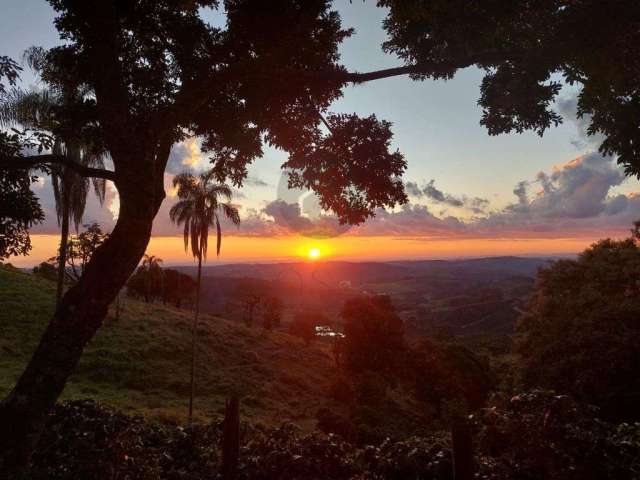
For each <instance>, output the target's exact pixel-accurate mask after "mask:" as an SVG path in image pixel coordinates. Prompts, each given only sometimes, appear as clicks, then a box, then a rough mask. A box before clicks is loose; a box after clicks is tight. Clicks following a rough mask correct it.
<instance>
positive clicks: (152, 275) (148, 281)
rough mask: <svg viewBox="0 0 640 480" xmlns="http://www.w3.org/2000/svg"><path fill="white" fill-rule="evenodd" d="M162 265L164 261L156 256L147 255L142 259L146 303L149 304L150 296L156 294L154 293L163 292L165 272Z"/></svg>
mask: <svg viewBox="0 0 640 480" xmlns="http://www.w3.org/2000/svg"><path fill="white" fill-rule="evenodd" d="M161 264H162V259H161V258H158V257H156V256H155V255H147V254H145V255H144V257H143V258H142V270H143V271H144V272H145V276H144V279H145V301H147V302H148V301H149V296H150V295H151V294H152V293H154V291H157V292H159V291H161V290H162V280H163V274H164V272H163V271H162V265H161ZM155 287H157V288H155Z"/></svg>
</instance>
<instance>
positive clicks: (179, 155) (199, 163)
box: [166, 138, 209, 174]
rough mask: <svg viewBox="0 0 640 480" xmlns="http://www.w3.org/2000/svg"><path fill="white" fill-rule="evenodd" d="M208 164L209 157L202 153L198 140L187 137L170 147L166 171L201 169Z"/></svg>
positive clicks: (172, 172)
mask: <svg viewBox="0 0 640 480" xmlns="http://www.w3.org/2000/svg"><path fill="white" fill-rule="evenodd" d="M208 166H209V159H208V158H207V157H206V156H205V155H204V154H203V153H202V151H201V148H200V141H199V140H198V139H197V138H188V139H186V140H184V141H182V142H180V143H176V144H175V145H174V146H173V147H172V148H171V152H170V153H169V160H168V162H167V169H166V172H167V173H170V174H176V173H181V172H184V171H185V170H193V171H202V170H205V169H206V168H208Z"/></svg>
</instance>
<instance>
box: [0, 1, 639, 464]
mask: <svg viewBox="0 0 640 480" xmlns="http://www.w3.org/2000/svg"><path fill="white" fill-rule="evenodd" d="M50 3H51V4H52V6H53V8H54V9H55V11H56V13H57V18H56V28H58V30H59V31H60V34H61V36H62V37H63V38H64V40H65V43H64V45H62V46H59V47H56V48H54V49H52V50H50V51H49V52H48V53H47V55H46V58H47V62H46V68H45V71H44V74H43V79H44V81H46V82H48V83H50V84H65V83H66V82H70V81H76V82H77V83H79V84H81V85H84V86H87V87H88V88H89V89H90V90H91V98H90V101H85V102H84V103H83V105H82V106H81V107H80V106H78V108H76V107H74V108H71V109H69V110H67V111H66V112H60V115H61V118H66V119H71V118H73V119H75V120H77V121H78V122H79V123H81V124H82V125H83V127H87V128H82V129H81V130H82V131H87V130H88V131H90V132H91V134H92V135H94V136H95V138H97V139H99V140H100V141H101V143H102V144H103V145H104V148H105V150H106V151H108V152H109V154H110V156H111V158H112V160H113V165H114V170H113V171H109V170H105V169H103V168H93V167H87V166H85V165H80V164H77V163H75V162H74V161H70V160H69V159H68V158H66V157H64V156H61V155H57V154H52V153H43V154H39V155H31V156H29V157H27V158H22V157H20V156H16V155H3V157H2V158H0V166H2V167H4V168H24V169H28V168H33V167H38V166H42V165H43V164H46V165H53V164H57V165H60V164H62V165H65V166H68V167H70V168H72V169H73V170H74V171H76V172H78V173H80V174H81V175H83V176H88V177H92V178H104V179H110V180H114V181H115V185H116V187H117V189H118V193H119V198H120V214H119V216H118V221H117V224H116V226H115V228H114V229H113V231H112V233H111V236H110V237H109V239H108V240H107V241H106V242H104V244H103V245H102V246H101V247H100V248H99V249H98V250H97V251H96V253H95V254H94V256H93V257H92V259H91V261H90V262H89V264H88V265H87V268H86V270H85V273H84V274H83V276H82V278H81V279H80V281H79V282H78V283H77V284H76V285H74V286H73V287H71V289H70V290H69V291H68V292H67V293H66V294H65V296H64V297H63V299H62V301H61V303H60V305H59V307H58V308H57V309H56V312H55V314H54V317H53V319H52V321H51V322H50V324H49V325H48V327H47V329H46V331H45V333H44V335H43V337H42V340H41V342H40V344H39V346H38V348H37V349H36V351H35V353H34V355H33V357H32V359H31V360H30V362H29V363H28V365H27V368H26V370H25V371H24V373H23V374H22V375H21V376H20V378H19V379H18V382H17V383H16V385H15V387H14V389H13V390H12V391H11V392H10V393H9V395H8V396H7V398H6V399H5V400H4V401H3V403H2V404H1V406H0V424H2V425H5V429H4V431H7V432H14V433H13V434H12V435H8V434H1V433H0V451H1V452H2V454H1V457H2V458H1V459H0V470H2V469H4V470H5V471H15V470H16V469H19V468H22V466H24V465H25V464H26V463H28V461H29V456H30V452H31V450H32V448H33V444H34V442H35V441H36V440H37V438H38V435H39V432H40V430H41V429H42V426H43V424H44V421H45V418H46V415H47V412H48V411H49V410H50V409H51V408H52V406H53V405H54V403H55V401H56V399H57V398H58V396H59V395H60V393H61V392H62V390H63V388H64V385H65V382H66V381H67V379H68V378H69V376H70V375H71V373H72V372H73V370H74V368H75V366H76V365H77V364H78V361H79V359H80V356H81V354H82V351H83V348H84V346H85V345H86V344H87V342H88V341H89V340H90V339H91V338H93V336H94V335H95V333H96V332H97V330H98V329H99V328H100V326H101V325H102V322H103V320H104V318H105V315H106V312H107V308H108V306H109V304H110V303H111V302H112V301H113V300H114V298H115V296H116V295H117V292H118V291H119V290H120V288H121V287H122V286H123V285H124V284H125V282H126V281H127V279H128V278H129V277H130V275H131V274H132V273H133V272H134V270H135V269H136V267H137V265H138V263H139V262H140V259H141V258H142V255H143V254H144V252H145V250H146V247H147V244H148V242H149V238H150V235H151V227H152V222H153V219H154V217H155V215H156V213H157V211H158V208H159V207H160V204H161V202H162V200H163V198H164V185H163V180H164V171H165V167H166V165H167V161H168V159H169V154H170V151H171V147H172V145H173V144H174V143H176V142H179V141H181V140H183V139H185V138H187V137H192V136H196V135H197V136H200V137H201V138H202V139H203V149H204V150H205V151H206V152H208V153H209V154H210V158H211V160H212V163H213V172H214V176H215V179H216V180H217V181H221V182H224V181H231V182H233V183H234V184H235V185H236V186H239V185H241V184H242V182H243V180H244V179H245V178H246V176H247V166H248V165H249V164H250V163H251V162H252V161H253V160H255V159H256V158H259V157H260V156H261V155H262V153H263V145H264V144H265V143H267V144H269V145H271V146H274V147H276V148H279V149H282V150H284V151H286V152H288V154H289V158H288V159H287V161H286V162H285V163H284V167H285V168H290V169H291V170H292V175H291V176H290V184H291V186H293V187H308V188H310V189H311V190H313V191H314V192H316V193H317V194H318V195H319V198H320V203H321V206H322V207H323V208H325V209H330V210H333V211H334V212H335V213H336V214H337V215H338V217H339V218H340V219H341V221H343V222H348V223H358V222H362V221H363V220H365V219H366V218H367V217H369V216H370V215H372V214H373V212H374V211H375V209H376V208H381V207H393V206H395V205H396V204H398V203H402V202H405V201H406V195H405V194H404V191H403V188H402V182H401V180H400V177H401V175H402V173H403V172H404V169H405V167H406V164H405V162H404V159H403V158H402V155H401V154H400V153H399V152H393V151H390V145H391V131H390V125H389V124H388V123H387V122H384V121H380V120H378V119H377V118H376V117H375V116H370V117H367V118H359V117H357V116H355V115H338V114H332V113H331V112H328V109H329V106H330V104H331V103H332V102H333V101H334V100H336V99H337V98H339V97H340V96H341V95H342V91H343V89H345V88H346V87H347V86H349V85H352V84H361V83H363V82H367V81H371V80H376V79H380V78H387V77H391V76H397V75H409V76H410V77H411V78H412V79H414V80H424V79H427V78H435V79H437V78H450V77H452V76H453V75H454V74H455V73H456V71H458V70H459V69H463V68H467V67H469V66H472V65H476V66H479V67H480V68H482V69H484V71H485V72H486V77H485V81H484V83H483V88H482V98H481V105H482V106H483V107H484V108H485V113H486V116H485V118H484V119H483V121H484V123H485V124H486V125H487V126H488V127H489V132H490V133H492V134H495V133H501V132H506V131H509V130H516V131H519V130H525V129H533V130H536V131H538V132H541V131H543V130H544V129H545V128H546V127H547V126H549V125H553V124H554V123H556V121H558V118H557V117H556V116H554V115H553V114H552V112H550V111H549V108H547V107H548V106H549V105H550V102H551V101H552V99H553V98H554V97H555V94H556V93H557V90H558V87H557V85H556V84H555V83H554V82H552V81H549V76H550V74H551V73H554V72H561V73H562V74H563V75H564V76H565V79H566V80H568V81H569V82H577V83H579V84H581V85H582V86H583V90H582V95H581V98H580V102H579V111H578V114H579V115H582V114H589V115H591V118H592V128H591V132H592V133H598V132H599V133H602V134H603V135H604V137H605V141H604V143H603V145H602V148H603V151H604V152H605V153H613V154H618V155H619V161H621V162H622V163H623V164H624V165H625V166H627V167H628V168H627V171H628V173H630V174H633V173H636V172H637V170H638V169H637V165H638V164H640V162H639V160H638V159H639V158H640V151H639V150H638V148H637V146H638V145H640V141H639V140H638V135H639V134H640V133H639V132H640V131H639V130H638V129H637V128H634V126H635V125H636V124H637V122H636V119H637V118H638V116H639V115H638V109H639V108H640V107H638V105H640V102H638V92H639V91H640V90H639V89H638V88H637V82H638V79H639V78H640V76H638V75H637V72H638V61H640V60H638V59H640V55H638V51H637V49H638V45H640V39H639V38H638V36H639V35H640V33H639V32H638V29H637V28H636V26H637V25H636V24H637V21H636V19H637V18H638V16H639V10H640V4H639V3H638V2H636V1H633V0H621V1H619V2H611V5H607V12H606V13H607V14H606V15H603V10H602V2H597V1H595V0H588V1H584V2H569V1H566V2H542V3H541V4H540V3H539V2H508V4H506V3H507V2H489V1H483V2H475V3H473V5H470V4H469V2H466V1H463V0H454V1H449V0H430V1H422V0H407V1H405V0H381V1H379V2H378V4H379V5H380V6H381V7H387V8H388V10H387V18H386V20H385V22H384V26H385V28H386V30H387V32H388V34H389V41H388V42H386V43H385V45H384V48H385V49H386V50H387V51H390V52H393V53H396V54H397V55H398V56H399V57H400V58H401V59H402V60H403V62H404V64H403V65H400V66H398V67H394V68H389V69H384V70H378V71H374V72H349V71H348V70H347V68H346V67H345V66H344V65H342V64H341V63H340V57H339V54H338V47H339V45H340V43H341V42H342V41H343V40H344V39H345V38H347V37H348V36H349V35H350V34H351V33H352V31H351V30H349V29H346V28H343V27H342V24H341V20H340V17H339V15H338V13H337V12H335V11H332V10H331V3H330V2H329V1H328V0H313V1H310V2H304V4H302V3H301V2H300V1H299V0H274V1H272V2H261V1H253V0H238V1H228V2H218V1H214V0H198V1H197V2H174V1H169V0H158V1H154V2H146V1H140V0H137V1H131V2H121V1H115V0H105V1H102V2H78V1H74V0H51V1H50ZM207 7H211V8H220V9H221V10H223V9H224V11H223V12H221V13H224V14H225V16H226V23H225V25H224V26H223V27H215V26H212V25H210V24H209V23H207V22H206V21H205V20H204V19H203V18H201V16H200V12H202V11H203V10H206V8H207ZM88 100H89V99H88ZM327 130H328V132H327ZM15 432H18V433H15Z"/></svg>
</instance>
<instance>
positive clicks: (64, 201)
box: [0, 47, 105, 307]
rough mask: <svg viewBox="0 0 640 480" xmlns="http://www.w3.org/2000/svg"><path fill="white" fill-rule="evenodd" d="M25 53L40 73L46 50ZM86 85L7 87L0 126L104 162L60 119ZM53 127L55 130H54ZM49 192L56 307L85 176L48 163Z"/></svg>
mask: <svg viewBox="0 0 640 480" xmlns="http://www.w3.org/2000/svg"><path fill="white" fill-rule="evenodd" d="M25 59H26V60H27V63H29V65H30V66H32V68H33V70H34V71H35V72H36V73H38V74H40V75H41V74H42V73H43V70H44V68H45V63H46V53H45V51H44V50H42V49H40V48H35V47H32V48H31V49H29V50H27V51H26V52H25ZM89 93H90V92H89V90H88V89H87V88H86V87H81V86H79V85H78V84H77V83H76V82H68V83H64V84H62V83H60V84H57V85H54V86H52V88H51V89H49V90H41V91H37V90H32V91H23V90H20V89H17V88H13V89H12V90H11V91H9V92H8V94H7V95H5V96H4V98H3V99H2V102H1V103H0V126H5V127H6V126H10V125H15V124H18V125H22V126H23V127H26V128H30V129H33V130H37V131H40V132H48V133H51V134H52V135H53V139H52V142H53V145H52V149H51V150H52V153H53V154H54V155H59V156H63V157H66V158H67V159H69V161H71V162H73V163H75V164H78V165H83V166H86V167H98V168H102V167H104V158H103V154H104V152H103V151H101V150H100V149H99V148H97V147H96V145H95V144H92V143H91V141H90V140H88V138H87V137H86V136H84V138H83V135H82V133H81V127H80V126H79V125H77V124H76V125H74V124H72V123H71V122H69V123H68V124H66V125H62V124H61V120H60V117H59V115H58V114H57V113H58V112H59V111H60V110H63V109H69V108H74V107H78V106H81V105H82V104H83V103H84V102H85V99H86V97H87V96H88V95H89ZM54 132H55V133H54ZM50 173H51V183H52V186H53V195H54V198H55V203H56V214H57V217H58V225H60V249H59V252H58V257H57V258H58V280H57V290H56V307H57V305H58V304H59V303H60V299H61V298H62V294H63V291H64V279H65V277H66V274H65V269H66V266H67V265H66V264H67V253H68V252H67V247H68V239H69V223H70V222H71V221H73V223H74V225H75V229H76V232H77V231H78V226H79V225H80V222H81V221H82V216H83V214H84V209H85V205H86V201H87V194H88V190H89V179H88V178H86V177H83V176H82V175H80V174H79V173H78V172H76V171H75V170H74V169H72V168H69V167H67V166H64V165H55V166H53V167H51V168H50ZM93 185H94V189H95V193H96V195H97V197H98V199H99V201H100V202H101V203H102V201H103V200H104V194H105V181H104V179H100V178H94V179H93Z"/></svg>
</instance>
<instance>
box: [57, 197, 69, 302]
mask: <svg viewBox="0 0 640 480" xmlns="http://www.w3.org/2000/svg"><path fill="white" fill-rule="evenodd" d="M62 202H63V204H62V228H61V231H60V252H59V254H58V285H57V289H56V310H57V309H58V307H59V306H60V300H61V299H62V294H63V293H64V278H65V276H66V275H65V273H66V263H67V242H68V240H69V196H68V195H67V192H65V193H64V198H63V200H62Z"/></svg>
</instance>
